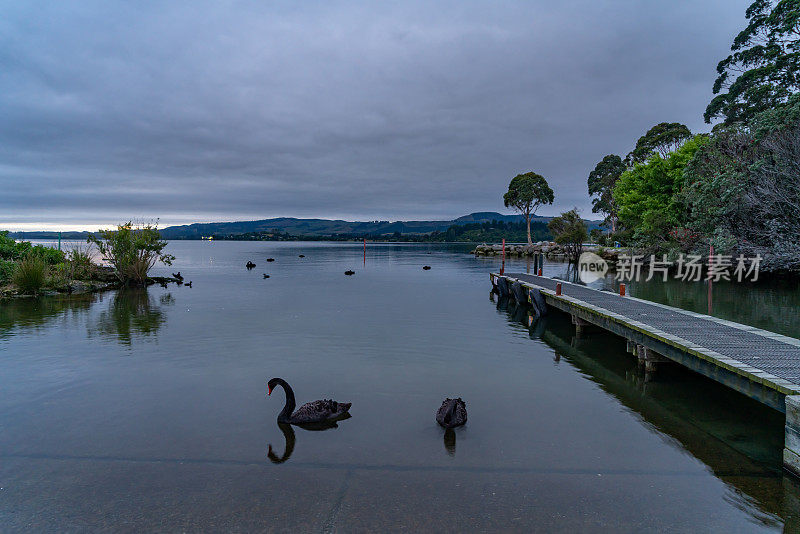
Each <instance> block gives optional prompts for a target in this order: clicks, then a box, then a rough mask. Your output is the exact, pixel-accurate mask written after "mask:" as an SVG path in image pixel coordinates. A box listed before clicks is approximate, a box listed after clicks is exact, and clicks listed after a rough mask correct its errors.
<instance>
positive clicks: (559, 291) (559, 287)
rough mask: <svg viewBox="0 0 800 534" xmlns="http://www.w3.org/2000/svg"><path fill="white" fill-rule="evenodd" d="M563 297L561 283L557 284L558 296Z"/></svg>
mask: <svg viewBox="0 0 800 534" xmlns="http://www.w3.org/2000/svg"><path fill="white" fill-rule="evenodd" d="M559 295H561V282H558V283H557V284H556V296H559Z"/></svg>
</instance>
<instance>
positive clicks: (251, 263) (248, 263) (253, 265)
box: [245, 260, 256, 270]
mask: <svg viewBox="0 0 800 534" xmlns="http://www.w3.org/2000/svg"><path fill="white" fill-rule="evenodd" d="M255 266H256V264H255V263H253V262H252V261H250V260H247V264H245V267H247V269H248V270H249V269H252V268H253V267H255Z"/></svg>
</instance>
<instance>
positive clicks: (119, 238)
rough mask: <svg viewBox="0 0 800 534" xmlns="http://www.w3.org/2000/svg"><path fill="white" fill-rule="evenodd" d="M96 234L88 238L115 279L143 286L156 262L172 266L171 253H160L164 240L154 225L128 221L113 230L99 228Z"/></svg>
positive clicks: (165, 243)
mask: <svg viewBox="0 0 800 534" xmlns="http://www.w3.org/2000/svg"><path fill="white" fill-rule="evenodd" d="M98 233H99V234H100V236H99V237H95V236H92V237H90V238H89V242H90V243H94V244H95V245H97V248H98V250H99V251H100V253H101V254H102V255H103V259H104V260H106V261H107V262H109V263H110V264H111V266H112V267H113V268H114V273H115V274H116V275H117V278H118V279H119V280H120V282H122V283H123V284H125V285H140V286H141V285H145V283H146V281H147V273H148V272H149V271H150V269H151V268H152V267H153V265H155V264H156V263H157V262H159V261H160V262H161V263H164V264H165V265H172V260H174V259H175V257H174V256H172V255H170V254H165V253H164V247H166V246H167V242H166V241H163V240H162V239H161V234H159V233H158V226H157V225H154V224H149V223H142V224H136V225H134V224H133V223H132V222H131V221H128V222H127V223H125V224H121V225H119V226H117V229H116V230H100V231H99V232H98Z"/></svg>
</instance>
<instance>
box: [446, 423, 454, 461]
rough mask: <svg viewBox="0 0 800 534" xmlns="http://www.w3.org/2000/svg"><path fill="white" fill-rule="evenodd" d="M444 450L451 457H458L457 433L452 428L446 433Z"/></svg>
mask: <svg viewBox="0 0 800 534" xmlns="http://www.w3.org/2000/svg"><path fill="white" fill-rule="evenodd" d="M444 450H446V451H447V454H448V455H450V456H455V455H456V431H455V430H453V429H452V428H448V429H446V430H445V431H444Z"/></svg>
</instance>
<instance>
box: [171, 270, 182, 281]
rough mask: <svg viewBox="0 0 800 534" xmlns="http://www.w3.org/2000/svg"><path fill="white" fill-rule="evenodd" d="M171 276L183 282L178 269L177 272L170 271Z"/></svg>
mask: <svg viewBox="0 0 800 534" xmlns="http://www.w3.org/2000/svg"><path fill="white" fill-rule="evenodd" d="M172 278H174V279H175V280H178V281H180V282H183V276H182V275H181V272H180V271H178V272H177V273H172Z"/></svg>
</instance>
